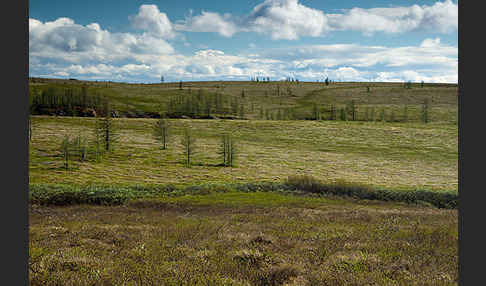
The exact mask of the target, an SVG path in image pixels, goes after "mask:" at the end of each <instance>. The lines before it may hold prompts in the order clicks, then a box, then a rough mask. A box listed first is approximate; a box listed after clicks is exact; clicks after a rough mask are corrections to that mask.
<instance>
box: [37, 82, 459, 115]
mask: <svg viewBox="0 0 486 286" xmlns="http://www.w3.org/2000/svg"><path fill="white" fill-rule="evenodd" d="M29 86H30V90H31V92H32V91H33V90H34V89H37V90H38V91H42V90H47V89H49V88H50V87H55V88H60V89H66V88H78V89H79V88H81V87H82V86H86V87H87V90H88V94H91V95H95V94H99V95H102V96H105V97H106V98H108V99H109V100H110V103H111V104H112V106H113V108H114V109H115V110H117V111H118V112H119V113H120V114H121V115H122V116H128V117H145V116H148V117H150V116H153V115H156V114H158V113H159V112H161V111H162V112H166V111H167V109H168V103H169V101H170V100H171V99H172V98H174V97H177V96H180V95H182V96H187V95H190V94H192V95H196V94H198V93H199V92H201V93H202V96H203V97H204V96H205V95H208V94H221V95H222V96H223V98H224V100H225V101H226V102H227V103H228V104H229V102H230V101H231V100H236V99H237V100H238V102H239V104H240V105H242V106H243V109H244V118H247V119H262V118H261V109H262V110H263V111H264V113H266V112H267V110H268V112H269V113H270V114H273V116H274V117H276V116H277V113H278V111H279V110H280V111H281V112H282V113H283V110H285V109H286V108H293V109H294V111H295V112H296V114H297V115H298V116H299V117H301V118H310V117H312V108H313V106H314V104H317V106H318V108H319V109H320V110H321V114H322V115H323V116H324V117H325V118H329V117H330V113H329V106H330V104H334V105H335V106H336V108H338V109H339V108H342V107H344V106H346V105H347V104H349V103H350V102H351V101H352V100H354V101H355V104H356V105H357V113H358V119H359V120H364V119H365V117H366V115H365V113H366V109H367V107H370V108H371V107H374V108H375V109H376V119H378V116H379V112H380V111H381V110H382V109H383V108H384V109H385V111H386V113H387V115H386V119H385V120H387V121H391V113H392V111H393V113H394V117H395V120H403V117H404V115H403V113H404V108H405V106H407V108H408V113H409V114H408V120H409V121H412V122H419V121H420V110H421V105H422V103H423V101H424V100H425V99H429V100H430V105H431V118H430V119H431V121H436V122H437V121H441V122H448V123H456V124H457V118H458V117H457V106H458V88H457V85H455V84H425V85H424V87H421V85H420V84H412V85H411V88H404V84H403V83H356V82H336V83H331V84H330V85H328V86H326V85H325V84H324V83H322V82H300V83H291V82H284V81H272V82H259V83H257V82H249V81H248V82H246V81H234V82H231V81H219V82H218V81H214V82H183V85H182V89H180V88H179V83H160V84H127V83H113V82H110V83H105V82H84V81H67V80H49V79H45V80H37V81H32V80H31V81H30V85H29ZM368 88H369V92H368ZM243 93H244V95H243ZM213 115H217V116H219V115H221V114H214V113H213ZM234 116H236V117H238V115H236V114H234Z"/></svg>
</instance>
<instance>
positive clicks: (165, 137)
mask: <svg viewBox="0 0 486 286" xmlns="http://www.w3.org/2000/svg"><path fill="white" fill-rule="evenodd" d="M100 114H102V116H98V117H97V118H96V121H95V124H94V127H93V130H92V136H90V137H88V136H82V135H81V134H79V135H78V136H76V137H73V138H72V137H70V136H69V135H65V137H64V138H63V140H62V142H61V144H60V147H59V150H60V152H61V156H62V158H63V168H64V169H65V170H72V164H71V162H72V161H73V160H77V161H79V162H84V161H86V160H88V158H89V159H91V160H94V161H95V162H100V161H101V160H102V157H103V155H104V154H106V153H112V152H114V151H115V148H114V146H115V145H117V144H118V143H119V126H116V125H115V123H114V121H113V119H112V113H111V110H110V105H109V103H108V102H107V101H105V103H104V104H103V109H102V110H101V112H100ZM29 122H30V120H29ZM152 129H153V133H152V136H153V138H154V139H155V140H156V142H157V143H158V144H159V145H160V148H161V149H162V150H166V149H168V145H169V142H170V140H169V138H170V137H169V129H170V125H169V122H168V120H167V119H165V118H160V119H157V121H156V122H155V123H154V124H153V126H152ZM29 134H32V128H31V123H29ZM29 137H30V136H29ZM29 140H30V141H31V140H32V139H31V137H30V139H29ZM196 142H197V141H196V137H195V136H194V135H193V133H192V131H191V129H190V128H189V127H187V126H185V127H184V129H183V134H182V139H181V144H182V146H183V154H184V164H185V165H186V166H187V167H190V166H191V164H192V163H191V162H192V161H191V160H192V158H193V156H194V154H196V153H197V144H196ZM221 142H222V143H221V146H220V151H219V154H220V155H221V157H222V163H221V166H224V167H233V166H234V162H235V159H236V145H235V141H234V139H233V137H232V136H231V135H230V134H229V133H223V134H222V135H221Z"/></svg>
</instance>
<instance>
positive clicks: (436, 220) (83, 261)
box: [29, 194, 458, 285]
mask: <svg viewBox="0 0 486 286" xmlns="http://www.w3.org/2000/svg"><path fill="white" fill-rule="evenodd" d="M253 196H255V197H254V198H253ZM258 196H261V195H259V194H241V195H240V197H233V198H232V201H233V202H235V203H236V204H234V205H233V204H232V205H227V204H221V203H219V202H215V203H214V204H212V203H210V200H208V201H207V203H206V204H195V203H196V202H197V201H198V199H197V198H194V199H192V200H184V202H183V201H181V202H179V203H178V204H174V203H170V204H166V203H163V202H161V201H159V202H158V203H157V202H153V203H150V202H147V203H146V204H142V203H137V204H129V205H125V206H118V207H95V206H72V207H55V208H50V207H39V206H35V205H34V206H31V207H30V212H29V219H30V257H31V260H30V269H31V271H30V282H31V285H58V284H59V283H61V284H63V285H419V284H420V285H457V279H458V264H457V263H458V256H457V238H458V233H457V211H446V210H437V209H432V208H423V207H421V208H419V207H411V206H405V205H397V204H390V203H373V204H370V203H365V202H362V203H353V202H351V201H349V200H348V201H345V200H337V201H333V200H321V201H319V200H317V201H314V202H313V203H312V204H311V205H308V204H305V203H303V201H300V200H299V199H296V200H295V201H294V203H293V204H292V205H288V204H287V205H285V204H283V205H280V206H274V205H265V204H263V205H260V206H251V205H248V204H244V203H243V204H241V205H238V204H237V202H238V201H239V200H252V199H257V198H259V199H261V197H258ZM272 196H276V195H272ZM280 196H283V195H280ZM274 199H275V197H274ZM285 200H292V197H290V198H288V196H287V198H286V199H285Z"/></svg>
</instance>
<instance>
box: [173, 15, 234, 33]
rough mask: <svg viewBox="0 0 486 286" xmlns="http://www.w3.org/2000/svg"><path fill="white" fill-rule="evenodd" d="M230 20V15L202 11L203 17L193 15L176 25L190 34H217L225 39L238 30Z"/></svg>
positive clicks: (178, 28)
mask: <svg viewBox="0 0 486 286" xmlns="http://www.w3.org/2000/svg"><path fill="white" fill-rule="evenodd" d="M230 18H231V15H230V14H225V15H223V16H221V15H219V14H218V13H213V12H206V11H202V12H201V15H197V16H192V15H191V16H189V17H187V18H186V20H185V21H181V22H179V23H176V24H175V28H176V29H177V30H180V31H189V32H215V33H219V34H220V35H222V36H224V37H231V36H233V34H234V33H236V32H237V30H238V28H237V27H236V25H235V24H234V23H233V22H232V20H231V19H230Z"/></svg>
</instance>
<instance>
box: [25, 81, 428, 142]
mask: <svg viewBox="0 0 486 286" xmlns="http://www.w3.org/2000/svg"><path fill="white" fill-rule="evenodd" d="M325 82H326V84H329V80H328V78H326V81H325ZM421 85H422V86H423V82H422V84H421ZM410 86H411V83H410V82H407V83H405V87H406V88H410ZM187 91H188V93H184V94H180V95H177V96H173V97H171V98H170V99H169V102H168V103H167V106H166V110H165V111H164V113H163V114H162V116H163V117H167V118H184V117H188V118H193V119H201V118H202V119H210V118H215V117H220V118H239V119H245V118H246V116H247V113H248V112H251V113H253V114H255V106H254V103H252V104H251V106H248V107H246V106H245V102H246V100H245V98H246V93H245V90H242V91H241V96H227V95H223V94H222V93H220V92H216V93H211V92H207V91H203V90H202V89H199V90H197V91H196V92H193V91H191V90H190V89H188V90H187ZM367 91H368V92H369V91H370V87H369V86H367ZM273 92H274V94H275V95H276V96H277V97H281V96H282V95H287V96H291V97H292V96H294V93H293V91H292V88H291V87H290V86H288V85H287V86H286V90H285V91H284V90H283V89H282V88H281V86H280V85H276V87H275V89H274V90H273ZM268 95H269V92H268V91H267V90H266V91H265V93H264V96H265V97H268ZM105 101H106V99H105V98H104V97H102V96H100V95H99V94H95V95H89V94H88V91H87V87H86V86H82V87H81V88H56V87H49V88H47V89H44V90H41V91H39V90H38V89H33V90H32V93H31V96H30V111H31V114H35V115H40V114H51V115H52V114H56V115H67V116H89V117H95V116H97V114H102V113H103V108H104V105H105V103H104V102H105ZM280 105H281V103H280ZM358 110H359V112H358ZM110 112H112V111H110ZM257 114H258V115H257V118H259V119H261V120H263V119H266V120H343V121H386V122H407V121H409V120H410V119H413V118H410V116H409V107H408V106H404V107H403V110H402V111H399V110H396V109H391V108H386V107H381V108H380V107H375V106H366V107H358V104H356V102H355V101H350V102H349V103H348V104H346V105H345V106H339V107H338V106H337V105H336V104H334V103H332V104H327V105H324V106H323V105H317V104H314V105H313V106H312V107H311V110H307V111H306V110H302V108H301V107H283V108H272V109H263V108H262V107H260V110H259V113H258V111H257ZM420 114H421V115H420V117H421V118H420V121H422V122H424V123H428V122H429V121H430V103H429V101H428V100H425V101H424V102H423V103H422V107H421V111H420ZM101 116H102V115H101ZM29 130H30V131H31V128H29ZM29 136H30V135H29Z"/></svg>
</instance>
